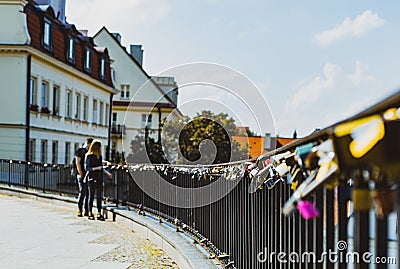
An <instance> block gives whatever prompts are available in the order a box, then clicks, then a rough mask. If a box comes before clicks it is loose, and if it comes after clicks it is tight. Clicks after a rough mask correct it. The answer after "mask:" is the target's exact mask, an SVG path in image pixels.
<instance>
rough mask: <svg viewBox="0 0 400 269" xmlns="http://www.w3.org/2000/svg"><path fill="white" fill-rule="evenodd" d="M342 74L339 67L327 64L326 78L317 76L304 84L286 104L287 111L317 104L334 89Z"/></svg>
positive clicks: (325, 67) (325, 69) (325, 68)
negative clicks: (338, 77)
mask: <svg viewBox="0 0 400 269" xmlns="http://www.w3.org/2000/svg"><path fill="white" fill-rule="evenodd" d="M341 72H342V70H341V69H340V67H339V66H337V65H335V64H331V63H326V64H325V66H324V77H323V78H321V77H319V76H317V77H315V78H313V79H311V80H310V81H308V82H302V83H301V84H300V89H299V90H298V91H297V92H296V93H295V94H294V95H293V96H292V98H290V99H289V100H288V101H287V102H286V106H285V109H286V111H289V110H293V109H298V108H304V107H305V106H306V105H308V104H311V103H314V102H316V101H317V100H318V99H319V98H320V97H321V96H322V95H324V94H326V93H327V92H329V91H330V90H332V89H333V88H334V86H335V82H336V78H337V76H338V75H340V73H341Z"/></svg>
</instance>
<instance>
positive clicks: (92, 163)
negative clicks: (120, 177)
mask: <svg viewBox="0 0 400 269" xmlns="http://www.w3.org/2000/svg"><path fill="white" fill-rule="evenodd" d="M102 165H103V160H102V158H101V156H100V158H97V156H96V155H94V154H86V157H85V170H86V171H88V172H89V175H88V179H87V181H91V179H94V180H95V181H101V180H103V170H95V171H93V168H95V167H98V166H102Z"/></svg>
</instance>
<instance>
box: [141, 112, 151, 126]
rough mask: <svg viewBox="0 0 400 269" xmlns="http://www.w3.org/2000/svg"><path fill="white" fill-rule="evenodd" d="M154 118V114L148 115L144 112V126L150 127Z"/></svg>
mask: <svg viewBox="0 0 400 269" xmlns="http://www.w3.org/2000/svg"><path fill="white" fill-rule="evenodd" d="M152 119H153V116H152V115H151V114H150V115H147V114H142V128H145V127H148V128H151V121H152Z"/></svg>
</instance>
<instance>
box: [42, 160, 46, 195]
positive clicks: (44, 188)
mask: <svg viewBox="0 0 400 269" xmlns="http://www.w3.org/2000/svg"><path fill="white" fill-rule="evenodd" d="M46 167H47V164H44V165H43V192H46Z"/></svg>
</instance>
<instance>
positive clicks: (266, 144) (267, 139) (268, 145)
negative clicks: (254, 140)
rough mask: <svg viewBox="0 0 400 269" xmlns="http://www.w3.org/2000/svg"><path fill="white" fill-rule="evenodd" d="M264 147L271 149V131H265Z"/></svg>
mask: <svg viewBox="0 0 400 269" xmlns="http://www.w3.org/2000/svg"><path fill="white" fill-rule="evenodd" d="M264 149H268V150H269V149H271V133H265V138H264Z"/></svg>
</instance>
